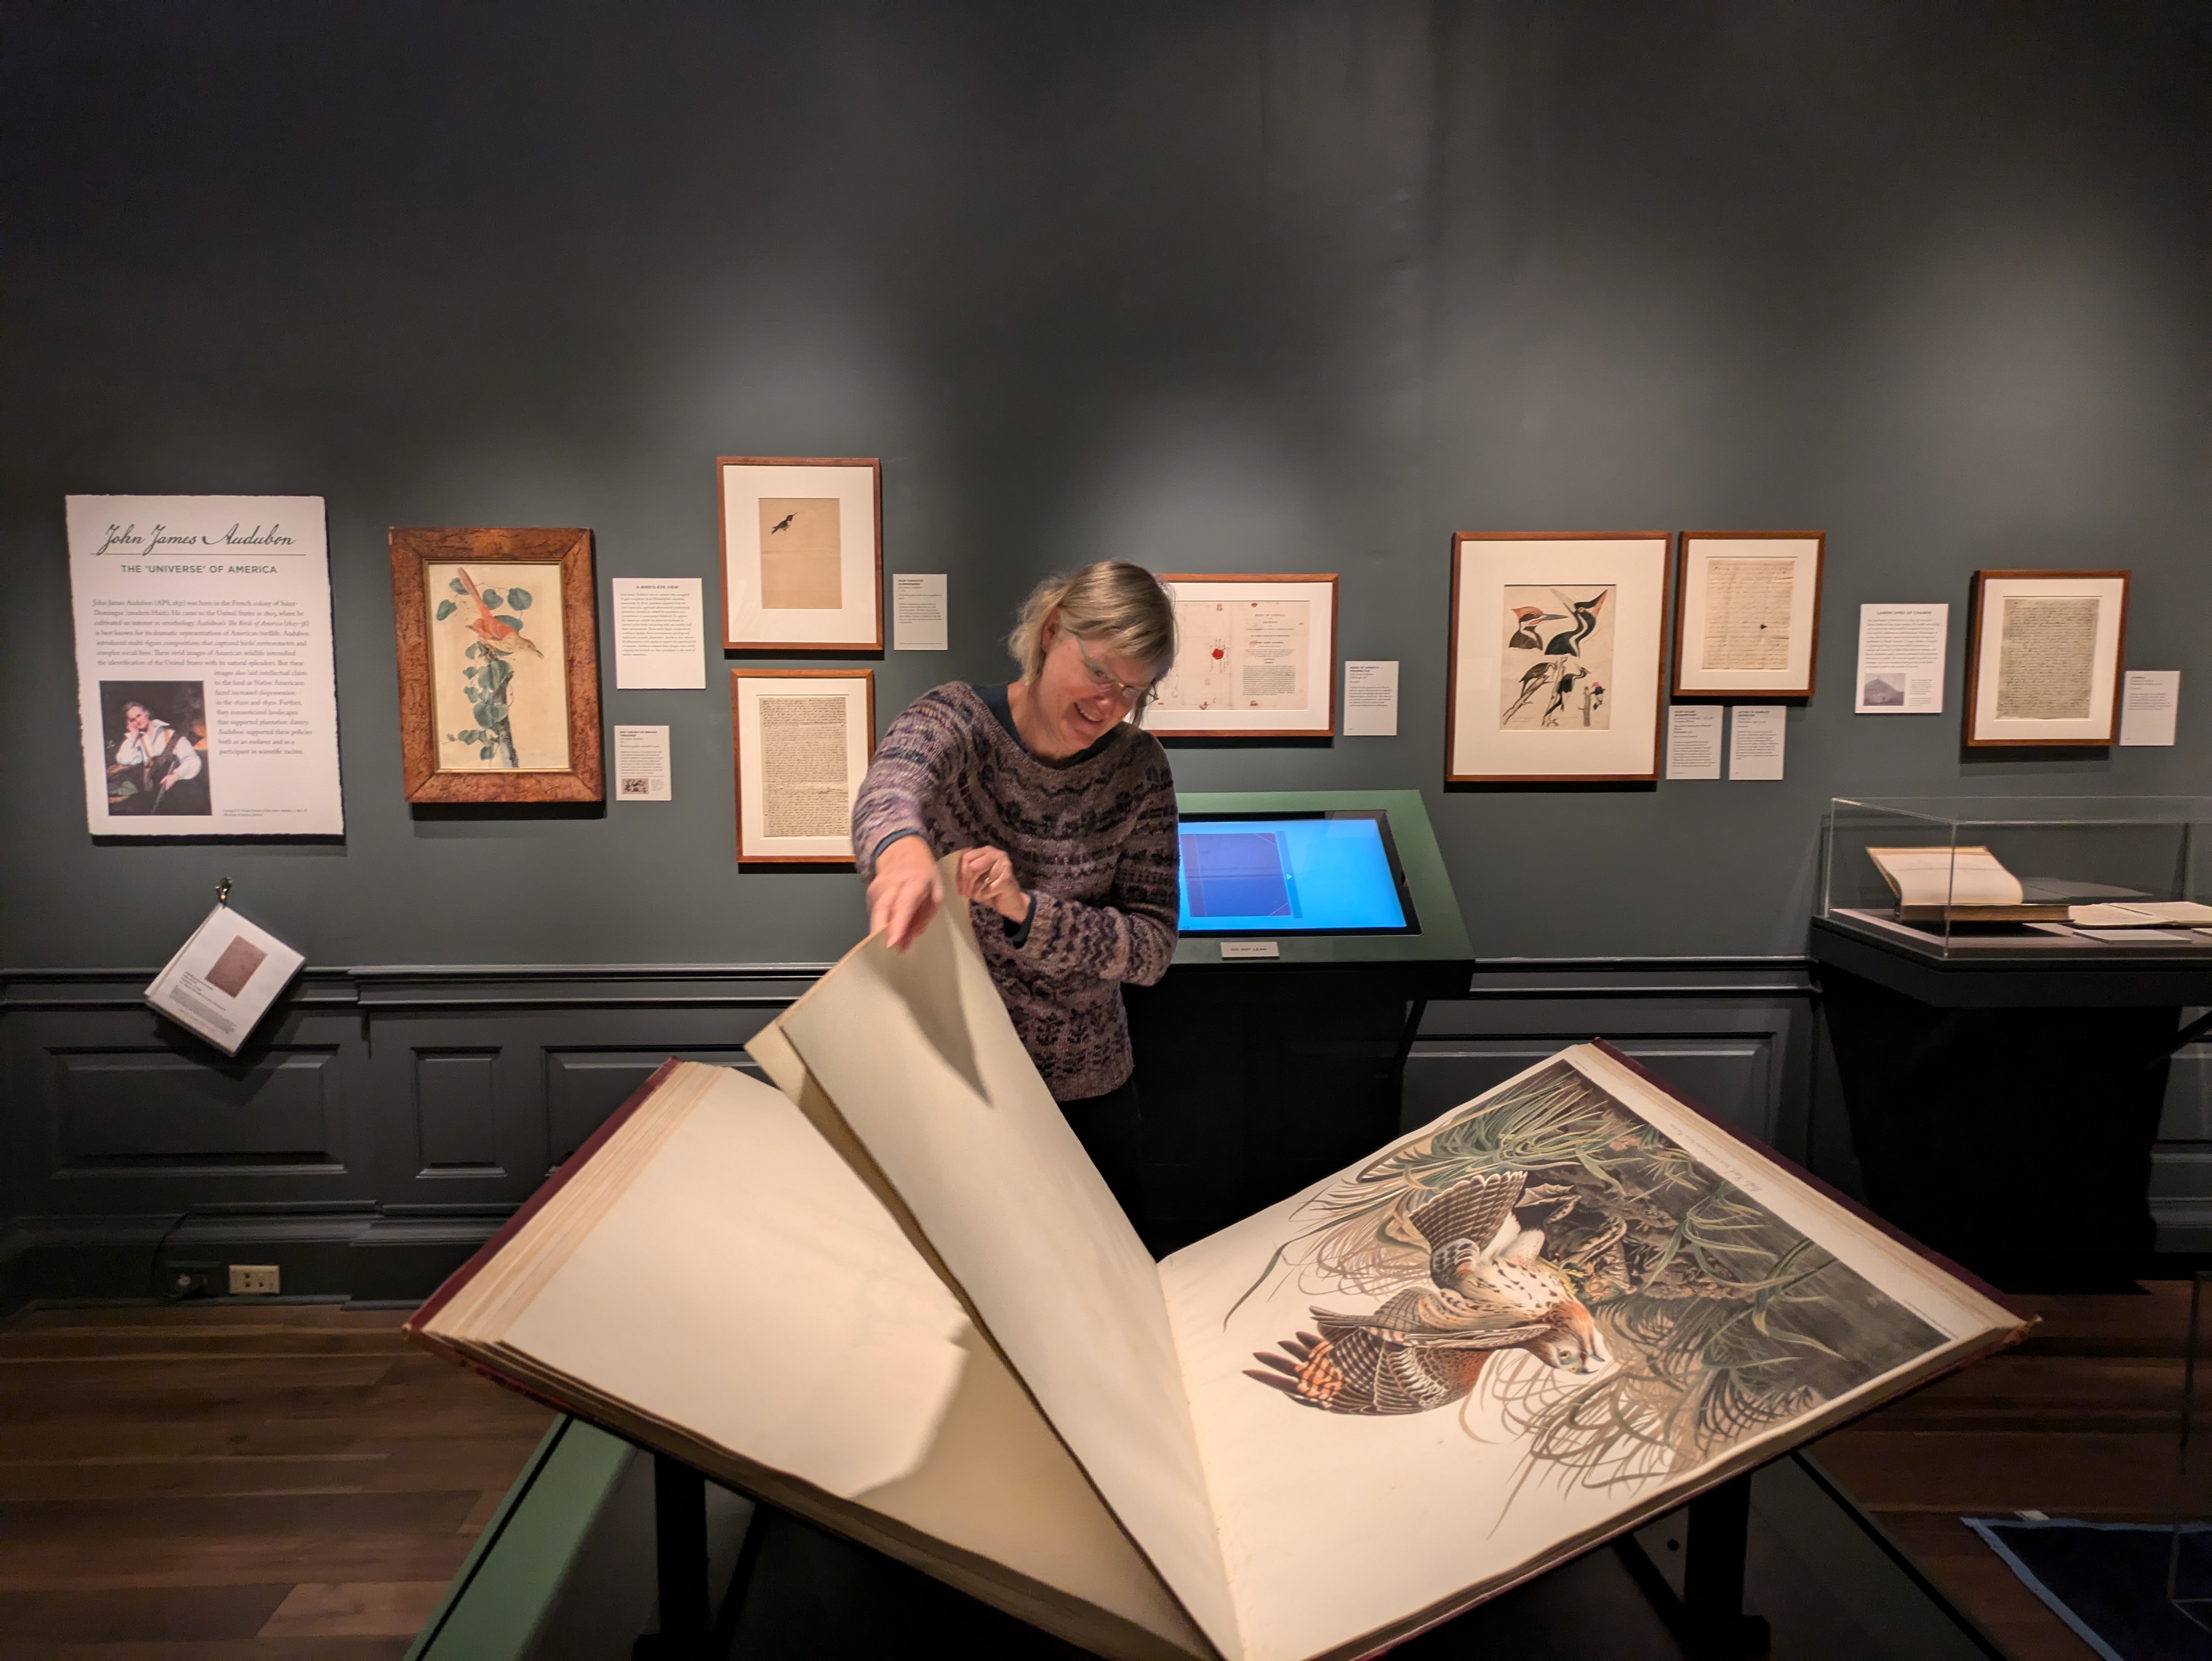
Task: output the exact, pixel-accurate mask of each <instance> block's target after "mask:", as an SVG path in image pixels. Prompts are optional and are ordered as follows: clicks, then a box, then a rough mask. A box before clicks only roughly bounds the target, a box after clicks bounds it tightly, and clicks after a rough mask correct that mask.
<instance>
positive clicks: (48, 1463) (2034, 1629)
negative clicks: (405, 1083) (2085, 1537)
mask: <svg viewBox="0 0 2212 1661" xmlns="http://www.w3.org/2000/svg"><path fill="white" fill-rule="evenodd" d="M2029 1301H2031V1302H2033V1304H2034V1305H2036V1307H2037V1308H2038V1309H2039V1311H2040V1312H2041V1313H2042V1315H2043V1316H2044V1323H2043V1324H2042V1325H2041V1326H2040V1327H2039V1328H2037V1329H2036V1333H2035V1335H2034V1336H2033V1338H2031V1339H2030V1340H2029V1341H2028V1342H2027V1344H2025V1345H2023V1346H2022V1347H2021V1348H2019V1349H2016V1350H2014V1351H2012V1352H2010V1353H2008V1354H2005V1355H2002V1356H1998V1357H1996V1358H1995V1359H1993V1360H1989V1361H1986V1362H1984V1363H1983V1364H1982V1365H1981V1366H1978V1367H1975V1368H1972V1369H1971V1370H1970V1371H1968V1372H1965V1373H1963V1374H1961V1375H1960V1376H1959V1377H1957V1378H1951V1379H1947V1380H1945V1381H1943V1382H1942V1383H1941V1384H1936V1385H1935V1386H1933V1387H1931V1388H1930V1389H1929V1390H1924V1391H1923V1392H1922V1393H1921V1394H1920V1395H1918V1396H1915V1397H1913V1398H1911V1400H1909V1401H1905V1402H1899V1403H1898V1404H1896V1405H1895V1406H1893V1407H1891V1408H1888V1409H1884V1410H1883V1411H1881V1413H1878V1414H1875V1415H1873V1416H1872V1417H1870V1418H1869V1419H1868V1420H1866V1421H1863V1422H1862V1423H1861V1424H1860V1425H1859V1426H1858V1427H1854V1428H1852V1429H1850V1430H1846V1431H1843V1432H1839V1433H1837V1434H1836V1435H1833V1436H1831V1437H1829V1438H1828V1439H1826V1441H1824V1442H1822V1443H1820V1445H1818V1446H1817V1447H1816V1448H1815V1449H1814V1457H1816V1458H1817V1459H1818V1460H1819V1461H1820V1463H1821V1464H1822V1466H1823V1467H1824V1468H1825V1469H1826V1470H1827V1471H1828V1472H1829V1474H1830V1475H1832V1477H1833V1478H1834V1479H1835V1480H1836V1481H1837V1482H1838V1483H1839V1484H1841V1485H1842V1486H1843V1487H1844V1488H1845V1489H1846V1490H1847V1491H1848V1492H1849V1493H1850V1494H1852V1496H1853V1497H1854V1498H1855V1499H1857V1500H1858V1501H1859V1503H1860V1504H1861V1505H1863V1506H1866V1507H1867V1508H1868V1509H1869V1510H1870V1511H1872V1512H1874V1514H1875V1517H1876V1518H1878V1519H1879V1520H1880V1521H1881V1523H1882V1524H1883V1525H1884V1526H1885V1527H1887V1529H1888V1530H1889V1531H1890V1533H1891V1534H1892V1536H1893V1537H1894V1538H1895V1539H1896V1540H1897V1541H1898V1542H1899V1544H1900V1545H1902V1546H1903V1547H1904V1548H1905V1550H1906V1551H1907V1552H1908V1553H1909V1554H1911V1556H1912V1557H1913V1558H1914V1560H1915V1561H1917V1562H1918V1563H1919V1564H1920V1565H1921V1566H1922V1567H1923V1569H1924V1570H1925V1571H1926V1572H1927V1573H1929V1576H1930V1577H1931V1578H1933V1579H1935V1580H1936V1583H1937V1584H1938V1585H1941V1586H1942V1588H1943V1589H1944V1590H1945V1591H1948V1593H1949V1594H1950V1596H1951V1597H1952V1598H1953V1599H1954V1602H1956V1603H1958V1604H1960V1606H1961V1607H1962V1608H1964V1609H1966V1610H1967V1611H1968V1612H1969V1613H1970V1614H1972V1615H1974V1616H1975V1618H1976V1619H1978V1621H1981V1622H1982V1624H1983V1626H1984V1628H1986V1629H1987V1630H1988V1631H1989V1632H1990V1634H1992V1635H1994V1636H1995V1637H1996V1639H1997V1640H1998V1641H1999V1642H2000V1643H2002V1645H2003V1646H2005V1647H2006V1648H2007V1649H2008V1651H2010V1652H2011V1653H2012V1654H2013V1655H2014V1656H2015V1657H2016V1658H2018V1661H2090V1657H2091V1652H2090V1651H2089V1650H2088V1648H2087V1646H2085V1645H2083V1644H2082V1643H2081V1640H2078V1639H2076V1638H2075V1636H2074V1635H2073V1634H2071V1633H2070V1632H2069V1631H2068V1630H2067V1629H2066V1628H2065V1627H2064V1626H2063V1624H2062V1623H2061V1622H2060V1621H2058V1619H2057V1617H2056V1616H2055V1615H2051V1613H2050V1612H2049V1611H2048V1610H2047V1609H2045V1608H2044V1607H2043V1605H2042V1604H2041V1603H2039V1602H2037V1601H2036V1599H2035V1598H2034V1597H2033V1596H2032V1595H2030V1594H2029V1593H2028V1592H2027V1591H2026V1590H2025V1589H2024V1588H2023V1587H2022V1586H2021V1585H2020V1583H2019V1582H2018V1581H2017V1580H2015V1579H2014V1578H2013V1576H2012V1574H2011V1573H2010V1572H2009V1571H2008V1569H2006V1568H2005V1567H2004V1565H2003V1564H2002V1562H2001V1561H1998V1559H1997V1558H1996V1556H1995V1555H1992V1554H1991V1553H1990V1551H1989V1550H1988V1548H1986V1547H1984V1545H1982V1543H1981V1542H1980V1541H1979V1540H1978V1539H1977V1538H1976V1537H1975V1536H1974V1535H1972V1533H1971V1532H1969V1531H1968V1530H1966V1528H1965V1527H1963V1526H1962V1525H1961V1524H1960V1522H1959V1518H1960V1517H1962V1516H2002V1515H2003V1514H2005V1513H2007V1512H2016V1511H2022V1510H2031V1509H2032V1510H2039V1511H2043V1512H2048V1513H2049V1514H2051V1515H2052V1516H2055V1517H2056V1516H2066V1517H2082V1518H2096V1519H2102V1520H2124V1519H2137V1520H2156V1519H2160V1518H2166V1517H2169V1516H2171V1515H2172V1514H2174V1512H2175V1509H2176V1508H2177V1507H2179V1509H2181V1510H2182V1511H2184V1512H2185V1513H2186V1514H2188V1515H2190V1516H2192V1517H2200V1518H2201V1517H2206V1516H2212V1424H2208V1425H2207V1427H2206V1428H2205V1433H2204V1434H2203V1439H2202V1440H2201V1441H2200V1442H2199V1444H2198V1450H2199V1457H2197V1459H2196V1460H2195V1461H2194V1462H2193V1463H2194V1465H2195V1468H2196V1474H2195V1475H2193V1476H2192V1477H2191V1478H2190V1479H2189V1480H2187V1481H2182V1480H2180V1479H2179V1477H2178V1476H2177V1474H2176V1472H2177V1460H2176V1449H2175V1428H2176V1414H2177V1408H2178V1404H2179V1396H2180V1390H2181V1360H2180V1356H2181V1354H2182V1349H2183V1345H2184V1342H2185V1335H2186V1330H2187V1322H2188V1303H2189V1294H2188V1287H2187V1286H2186V1285H2185V1284H2181V1283H2160V1284H2155V1285H2154V1286H2152V1287H2150V1288H2149V1295H2148V1296H2144V1297H2132V1298H2130V1297H2101V1298H2100V1297H2069V1298H2044V1299H2032V1300H2029ZM401 1318H402V1317H401V1316H399V1315H398V1314H397V1313H386V1312H381V1311H343V1310H338V1309H335V1308H330V1307H323V1306H301V1305H266V1306H256V1305H245V1306H240V1305H235V1304H223V1305H197V1306H185V1307H180V1308H175V1309H125V1310H95V1311H43V1312H34V1313H32V1314H29V1315H26V1316H23V1317H19V1318H18V1319H16V1320H15V1321H14V1322H12V1323H9V1324H7V1325H6V1326H4V1327H0V1661H31V1658H46V1657H53V1658H62V1657H76V1656H90V1655H99V1656H103V1657H110V1658H117V1661H131V1658H148V1661H152V1658H157V1657H158V1658H178V1661H183V1658H193V1661H232V1658H240V1661H242V1658H258V1661H279V1658H285V1661H289V1658H295V1657H296V1658H299V1661H368V1658H393V1661H396V1658H398V1657H399V1656H401V1655H402V1654H404V1652H405V1650H406V1647H407V1644H408V1641H409V1640H410V1638H411V1637H412V1636H413V1634H414V1633H415V1631H416V1628H418V1627H419V1626H420V1625H421V1623H422V1620H423V1618H424V1616H425V1615H428V1613H429V1611H430V1609H431V1607H432V1606H433V1605H434V1604H435V1602H436V1601H437V1598H438V1597H439V1594H440V1593H441V1591H443V1589H444V1587H445V1585H446V1583H447V1580H448V1579H450V1578H451V1577H452V1575H453V1572H454V1570H455V1569H457V1568H458V1567H459V1566H460V1562H461V1560H462V1558H463V1557H464V1556H465V1555H466V1554H467V1551H468V1548H469V1546H470V1543H471V1541H472V1540H473V1539H474V1538H475V1536H476V1535H477V1531H478V1530H481V1529H482V1528H483V1524H484V1523H485V1521H486V1520H487V1519H488V1518H489V1517H490V1515H491V1513H492V1512H493V1510H494V1509H495V1507H496V1506H497V1505H498V1503H499V1500H500V1498H501V1495H502V1494H504V1493H505V1492H506V1490H507V1486H508V1484H509V1483H510V1482H513V1479H514V1476H515V1475H516V1474H517V1472H518V1471H519V1470H520V1469H521V1466H522V1464H523V1462H524V1460H525V1459H526V1457H527V1456H528V1455H529V1452H530V1451H531V1449H532V1447H533V1446H535V1445H536V1444H537V1441H538V1437H539V1436H540V1435H541V1434H542V1433H544V1429H545V1426H546V1423H547V1421H548V1415H546V1413H545V1412H544V1410H543V1409H538V1408H536V1407H533V1406H532V1405H531V1404H529V1403H528V1402H524V1401H522V1400H520V1398H518V1397H516V1396H512V1395H509V1394H508V1393H507V1392H506V1391H504V1390H500V1389H499V1388H497V1387H496V1386H495V1385H492V1384H486V1383H484V1382H483V1381H482V1380H480V1379H477V1378H472V1377H471V1376H469V1375H467V1374H465V1373H463V1372H460V1371H459V1369H457V1368H455V1367H453V1366H448V1365H447V1364H446V1363H444V1362H441V1361H439V1360H435V1359H433V1358H432V1357H429V1356H428V1355H425V1354H422V1353H421V1352H419V1351H416V1350H415V1349H413V1348H411V1347H410V1346H409V1345H408V1344H406V1342H404V1340H402V1339H401V1338H400V1336H399V1335H398V1323H399V1321H400V1320H401ZM2203 1383H2204V1384H2205V1385H2206V1386H2207V1388H2205V1390H2203V1396H2204V1399H2206V1400H2207V1401H2208V1402H2212V1379H2207V1380H2204V1381H2203Z"/></svg>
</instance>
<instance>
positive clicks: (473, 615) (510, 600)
mask: <svg viewBox="0 0 2212 1661" xmlns="http://www.w3.org/2000/svg"><path fill="white" fill-rule="evenodd" d="M422 591H423V603H424V604H425V605H428V607H429V608H430V618H429V624H430V627H429V636H430V681H431V697H432V700H433V702H432V708H433V709H434V710H435V713H436V715H437V721H438V766H439V768H440V769H441V770H443V771H446V772H462V773H495V772H511V771H524V772H527V771H532V770H553V771H556V772H557V771H558V770H561V769H562V768H564V767H566V766H568V678H567V671H566V668H565V663H566V660H567V657H568V648H567V644H566V642H565V641H564V640H563V639H562V619H561V568H560V566H559V565H558V564H544V565H524V564H517V563H513V562H511V561H507V560H501V561H498V562H496V563H476V564H471V563H466V562H463V563H455V564H432V565H428V566H425V567H424V568H423V571H422Z"/></svg>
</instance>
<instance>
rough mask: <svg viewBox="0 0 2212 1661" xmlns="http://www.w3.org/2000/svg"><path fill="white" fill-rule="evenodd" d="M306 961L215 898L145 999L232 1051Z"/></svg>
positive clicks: (231, 1053) (219, 1047)
mask: <svg viewBox="0 0 2212 1661" xmlns="http://www.w3.org/2000/svg"><path fill="white" fill-rule="evenodd" d="M228 886H229V885H228V883H225V884H224V887H225V888H226V889H228ZM306 961H307V959H306V958H304V957H302V956H301V954H300V953H299V952H295V951H294V950H293V949H292V948H291V947H290V946H287V945H285V944H284V942H283V941H282V940H278V939H277V938H276V936H275V935H274V934H270V933H269V932H268V931H267V930H266V929H264V928H256V927H254V925H253V924H252V923H250V922H246V919H245V918H243V917H241V916H239V915H238V913H237V912H235V911H234V910H231V909H230V907H229V906H228V904H221V903H218V904H216V908H215V910H212V911H210V912H209V913H208V914H207V916H206V917H205V918H204V919H203V920H202V921H201V923H200V926H199V927H198V928H195V929H194V930H193V931H192V934H191V939H190V940H186V941H185V943H184V944H183V945H182V946H179V947H178V948H177V954H176V956H174V957H173V958H170V959H169V961H168V962H167V964H164V965H163V966H162V969H161V973H160V974H158V975H156V976H155V977H154V980H153V983H152V984H151V985H149V987H147V989H146V1001H147V1002H148V1003H149V1005H151V1006H152V1007H154V1008H155V1009H156V1010H158V1011H159V1012H160V1013H162V1014H164V1015H167V1017H168V1018H169V1019H171V1020H173V1021H174V1022H176V1023H177V1025H179V1026H182V1027H185V1028H186V1029H188V1030H189V1031H193V1032H196V1033H197V1034H198V1035H199V1036H200V1037H203V1038H205V1039H206V1040H207V1041H208V1042H209V1043H211V1044H213V1045H214V1046H215V1047H216V1049H217V1050H221V1051H222V1053H223V1054H224V1055H226V1056H235V1055H236V1054H238V1051H239V1048H240V1045H242V1044H244V1043H245V1042H246V1039H247V1038H248V1037H251V1036H252V1031H253V1027H254V1024H255V1023H256V1022H258V1020H259V1019H261V1018H262V1016H263V1015H264V1014H266V1013H268V1010H269V1006H270V1004H272V1003H274V1002H276V995H277V994H278V993H280V992H282V991H283V989H285V988H286V987H287V986H289V984H290V983H291V980H292V977H293V976H295V974H297V973H299V970H300V965H301V964H303V963H305V962H306Z"/></svg>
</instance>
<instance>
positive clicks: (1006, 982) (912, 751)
mask: <svg viewBox="0 0 2212 1661" xmlns="http://www.w3.org/2000/svg"><path fill="white" fill-rule="evenodd" d="M893 831H918V832H920V833H921V837H923V839H924V840H925V841H927V843H928V844H929V848H930V851H931V852H932V853H933V854H934V855H937V856H938V857H939V858H942V857H943V856H944V855H947V854H949V853H951V852H952V851H953V850H954V849H962V848H998V849H1004V850H1005V851H1006V855H1008V856H1009V857H1010V858H1011V859H1012V861H1013V864H1014V876H1015V878H1016V879H1017V880H1018V881H1019V882H1020V884H1021V885H1022V886H1023V887H1024V888H1025V889H1027V890H1029V891H1030V892H1031V893H1033V894H1035V895H1036V910H1035V911H1034V912H1033V913H1032V914H1031V916H1030V927H1029V932H1028V935H1027V937H1026V938H1025V939H1024V940H1021V941H1020V943H1019V944H1016V943H1015V941H1014V940H1013V939H1012V938H1011V937H1010V934H1009V931H1008V930H1007V929H1006V928H1005V927H1003V926H1002V925H1003V919H1001V918H1000V916H999V914H998V913H997V912H996V911H994V910H991V909H990V908H989V907H987V906H981V905H978V906H976V907H975V908H974V910H973V914H972V922H973V923H974V925H975V940H976V943H977V944H978V945H979V946H981V948H982V952H983V960H984V962H985V963H987V964H989V965H990V970H991V978H992V979H993V980H994V982H995V983H997V985H998V988H999V993H1000V996H1001V997H1003V998H1004V999H1005V1000H1006V1010H1007V1013H1009V1014H1011V1015H1012V1017H1013V1021H1014V1030H1015V1031H1018V1033H1020V1034H1021V1038H1022V1043H1023V1045H1024V1048H1026V1049H1027V1050H1028V1051H1029V1053H1030V1059H1032V1060H1033V1061H1035V1062H1036V1065H1037V1071H1038V1072H1040V1073H1042V1074H1043V1075H1044V1080H1045V1082H1046V1083H1047V1084H1048V1085H1049V1086H1052V1093H1053V1095H1054V1097H1055V1098H1058V1099H1059V1100H1060V1101H1064V1102H1066V1101H1079V1100H1081V1099H1082V1098H1085V1097H1086V1096H1100V1095H1103V1094H1105V1093H1106V1092H1108V1091H1109V1090H1114V1089H1116V1088H1118V1087H1119V1086H1121V1084H1122V1083H1123V1082H1124V1081H1125V1080H1127V1078H1128V1076H1129V1073H1130V1068H1131V1060H1130V1055H1129V1024H1128V1018H1127V1015H1126V1014H1125V1013H1123V1011H1122V1008H1121V984H1120V983H1121V982H1123V981H1133V982H1135V983H1137V984H1138V985H1139V986H1150V985H1151V984H1152V983H1153V982H1154V981H1157V980H1158V979H1159V977H1161V976H1162V975H1164V974H1165V973H1166V972H1167V969H1168V964H1169V962H1170V960H1171V959H1172V958H1173V957H1174V956H1175V944H1176V804H1175V781H1174V780H1173V779H1172V778H1171V777H1170V776H1169V772H1168V758H1167V754H1166V752H1165V751H1163V750H1162V749H1161V748H1160V743H1159V740H1158V739H1156V738H1154V737H1153V736H1152V734H1151V733H1147V732H1145V731H1143V730H1142V729H1141V728H1139V727H1133V726H1125V727H1117V728H1116V729H1115V731H1114V732H1112V733H1109V734H1108V735H1107V737H1106V738H1105V739H1102V740H1101V741H1100V742H1099V743H1098V744H1097V745H1093V746H1092V747H1091V749H1090V750H1088V751H1085V752H1084V753H1083V754H1082V755H1081V756H1079V757H1076V758H1075V759H1074V760H1073V761H1070V762H1065V763H1061V764H1058V765H1055V764H1053V763H1050V762H1046V761H1041V760H1039V759H1038V758H1037V757H1035V756H1033V755H1031V754H1030V752H1029V751H1027V750H1026V749H1024V747H1023V746H1022V745H1021V744H1020V743H1019V742H1018V740H1017V739H1015V738H1014V737H1013V735H1012V733H1008V732H1007V731H1006V728H1005V727H1003V726H1001V725H1000V722H999V719H998V717H997V716H996V715H994V714H992V712H991V709H990V706H989V705H987V704H986V703H984V702H983V700H982V698H981V697H979V696H978V695H977V694H976V692H975V689H974V688H973V687H971V686H969V685H967V684H964V683H963V682H960V681H952V682H950V683H948V684H945V685H943V686H939V687H938V688H936V689H935V690H934V691H927V692H925V693H923V694H922V695H921V697H918V698H916V699H915V701H914V703H912V704H911V705H909V706H908V709H907V710H906V713H905V714H903V715H901V716H900V717H899V718H898V719H897V720H896V721H893V722H892V723H891V726H890V731H889V732H888V733H884V741H883V745H882V746H881V747H880V748H879V749H878V750H877V751H876V758H875V760H874V761H872V762H871V763H870V764H869V765H868V776H867V777H866V780H865V781H863V782H862V783H861V786H860V796H859V799H858V800H855V801H854V804H853V847H854V849H855V851H856V852H857V854H858V855H859V863H860V875H861V877H862V879H864V880H865V879H870V878H872V877H873V876H874V875H875V854H876V850H877V849H878V848H880V847H881V846H882V845H883V842H884V838H885V837H888V836H890V834H891V833H892V832H893Z"/></svg>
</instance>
